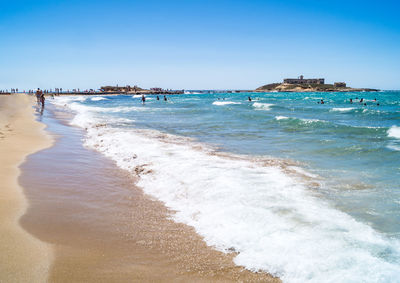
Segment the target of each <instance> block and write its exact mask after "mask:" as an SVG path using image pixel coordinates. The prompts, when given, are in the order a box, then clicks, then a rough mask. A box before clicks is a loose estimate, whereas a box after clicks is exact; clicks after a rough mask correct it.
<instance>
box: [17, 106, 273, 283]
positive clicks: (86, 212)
mask: <svg viewBox="0 0 400 283" xmlns="http://www.w3.org/2000/svg"><path fill="white" fill-rule="evenodd" d="M64 114H65V113H64ZM51 115H53V113H52V114H50V112H49V111H48V110H46V111H45V112H44V115H43V116H42V120H43V121H44V122H45V123H46V125H47V126H48V128H47V131H49V132H51V133H52V134H53V135H55V136H57V142H56V143H55V144H54V146H53V147H51V148H48V149H46V150H43V151H41V152H40V153H37V154H32V155H30V156H29V158H28V160H27V162H25V163H24V164H23V166H22V175H21V178H20V182H21V184H22V185H23V187H24V188H25V194H26V195H27V198H28V200H29V202H30V206H29V208H28V211H27V212H26V213H25V215H23V217H22V218H21V224H22V227H23V228H24V229H25V230H27V231H28V232H29V233H30V234H32V235H34V237H36V238H38V239H40V240H41V241H43V242H46V243H51V244H52V246H53V249H54V257H53V261H52V265H51V268H50V270H49V281H52V282H70V281H71V280H72V281H79V282H82V281H84V282H98V281H102V282H103V281H106V282H136V281H141V282H143V281H152V282H165V281H174V282H176V281H178V282H188V281H195V282H209V281H213V282H236V281H246V282H260V281H262V282H280V280H279V279H277V278H273V277H272V276H270V275H268V274H266V273H254V272H251V271H248V270H245V269H244V268H243V267H240V266H237V265H235V264H234V263H233V257H234V255H235V254H234V253H230V254H224V253H222V252H219V251H216V250H214V249H213V248H211V247H209V246H207V245H206V244H205V242H204V240H203V239H202V238H201V236H199V235H198V234H197V233H196V232H195V231H194V229H193V228H191V227H189V226H187V225H184V224H181V223H176V222H174V221H173V220H171V215H172V213H173V212H172V211H170V210H168V209H167V208H166V207H165V205H164V204H163V203H161V202H160V201H157V200H154V199H152V198H151V197H149V196H148V195H145V194H144V193H143V191H142V189H141V188H139V187H137V186H136V185H135V182H136V181H137V180H136V178H135V177H133V176H130V175H129V174H127V173H126V172H124V171H123V170H121V169H119V168H118V167H117V166H116V165H115V164H114V162H112V161H111V160H109V159H107V158H106V157H104V156H102V155H101V154H100V153H98V152H95V151H92V150H89V149H87V148H84V147H83V145H82V142H81V138H82V134H83V133H82V130H81V129H78V128H75V127H71V126H69V125H67V124H68V119H69V118H70V117H66V116H65V115H64V116H63V113H57V115H56V117H50V116H51ZM58 160H63V162H57V161H58ZM49 164H51V165H52V166H51V170H43V172H41V174H37V170H38V169H40V168H44V167H45V168H48V167H49Z"/></svg>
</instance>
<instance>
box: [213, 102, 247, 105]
mask: <svg viewBox="0 0 400 283" xmlns="http://www.w3.org/2000/svg"><path fill="white" fill-rule="evenodd" d="M212 104H213V105H218V106H223V105H231V104H241V103H240V102H233V101H214V102H213V103H212Z"/></svg>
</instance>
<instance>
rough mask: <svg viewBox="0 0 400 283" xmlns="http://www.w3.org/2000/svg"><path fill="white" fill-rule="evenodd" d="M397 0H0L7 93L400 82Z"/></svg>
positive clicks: (0, 73) (2, 80) (1, 74)
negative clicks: (313, 80) (314, 80)
mask: <svg viewBox="0 0 400 283" xmlns="http://www.w3.org/2000/svg"><path fill="white" fill-rule="evenodd" d="M399 10H400V2H399V1H386V0H381V1H368V0H365V1H353V0H347V1H342V0H336V1H323V0H320V1H317V0H308V1H294V0H288V1H277V0H276V1H275V0H274V1H267V0H266V1H261V0H258V1H257V0H247V1H245V0H230V1H225V0H221V1H219V0H214V1H208V0H204V1H200V0H198V1H190V0H187V1H167V0H165V1H156V0H146V1H133V0H132V1H123V0H113V1H111V0H110V1H103V0H96V1H84V0H79V1H78V0H64V1H59V0H47V1H46V0H36V1H18V0H13V1H7V0H0V89H4V88H11V87H19V88H20V89H23V88H36V87H41V88H45V87H46V88H54V87H63V88H64V89H67V88H74V87H76V88H81V89H84V88H98V87H100V85H104V84H119V85H125V84H130V85H134V84H137V85H139V86H142V87H146V88H148V87H156V86H159V87H164V88H172V89H254V88H256V87H258V86H260V85H263V84H266V83H270V82H278V81H281V80H282V78H284V77H297V76H298V75H300V74H303V75H305V76H306V77H325V78H326V81H327V82H334V81H346V82H347V83H348V84H349V85H350V86H354V87H376V88H381V89H400V16H399Z"/></svg>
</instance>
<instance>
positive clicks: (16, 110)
mask: <svg viewBox="0 0 400 283" xmlns="http://www.w3.org/2000/svg"><path fill="white" fill-rule="evenodd" d="M33 103H34V101H33V100H32V98H31V97H28V96H26V95H22V94H19V95H12V96H0V179H1V190H0V251H1V252H0V282H45V281H46V278H47V275H48V270H49V266H50V263H51V258H52V249H51V246H50V245H49V244H48V243H44V242H42V241H40V240H38V239H37V238H35V237H33V236H32V235H31V234H29V233H27V232H26V231H25V230H24V229H22V228H21V226H20V225H19V218H20V217H21V216H22V215H23V214H24V212H25V210H26V208H27V200H26V198H25V196H24V193H23V190H22V188H21V187H20V186H19V184H18V181H17V178H18V176H19V175H20V170H19V166H20V165H21V163H23V162H24V160H25V158H26V156H27V155H29V154H31V153H33V152H36V151H38V150H41V149H44V148H46V147H49V146H50V145H51V143H52V141H51V138H50V137H49V136H48V135H46V134H45V132H44V130H43V129H44V127H45V126H44V125H43V124H41V123H39V122H37V121H35V119H34V110H33V108H32V105H33Z"/></svg>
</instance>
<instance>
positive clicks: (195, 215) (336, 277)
mask: <svg viewBox="0 0 400 283" xmlns="http://www.w3.org/2000/svg"><path fill="white" fill-rule="evenodd" d="M71 105H74V103H72V104H71ZM72 107H73V108H75V109H76V110H77V111H78V114H77V115H76V117H75V118H74V121H73V123H74V124H75V125H79V126H81V127H83V128H86V129H87V135H86V140H85V145H86V146H88V147H90V148H93V149H96V150H98V151H100V152H102V153H103V154H104V155H106V156H107V157H109V158H111V159H112V160H114V161H115V162H116V164H117V165H118V166H119V167H121V168H123V169H126V170H128V171H130V172H132V174H135V172H136V173H137V172H140V173H139V174H140V179H139V181H138V185H139V186H141V187H142V188H143V190H144V191H145V192H146V193H148V194H150V195H152V196H154V197H156V198H158V199H160V200H161V201H163V202H165V204H166V205H167V206H168V207H170V208H171V209H173V210H174V211H176V214H175V215H174V219H175V220H176V221H179V222H183V223H186V224H188V225H191V226H193V227H194V228H195V229H196V231H197V232H198V233H199V234H200V235H202V236H203V237H204V239H205V241H206V242H207V244H209V245H211V246H214V247H215V248H216V249H218V250H221V251H225V252H227V251H228V250H232V249H233V250H235V251H237V252H238V255H237V256H236V257H235V259H234V261H235V263H236V264H238V265H243V266H245V267H246V268H248V269H250V270H254V271H256V270H264V271H267V272H269V273H271V274H273V275H276V276H279V277H280V278H281V279H283V281H284V282H398V281H399V280H400V244H399V242H398V241H396V240H390V239H388V238H385V237H383V236H382V235H380V234H378V233H377V232H375V231H374V230H373V229H372V228H371V227H369V226H367V225H365V224H362V223H359V222H357V221H355V220H354V219H353V218H352V217H350V216H348V215H347V214H345V213H343V212H340V211H339V210H337V209H335V208H333V207H332V206H331V205H330V204H329V203H328V202H326V201H324V200H322V199H321V198H318V197H316V196H314V195H313V194H312V193H311V192H310V191H309V190H308V189H307V187H306V186H305V185H303V184H301V183H299V182H298V181H296V179H295V178H293V177H291V176H290V175H287V174H286V173H285V171H284V170H283V169H281V168H280V167H278V166H270V165H269V166H266V165H264V164H263V163H262V162H259V161H257V160H253V159H251V158H250V157H246V156H235V155H229V154H224V155H222V154H218V153H216V152H214V150H213V149H212V148H209V147H207V146H206V145H204V144H198V143H196V142H195V141H193V140H190V139H187V138H183V137H177V136H172V135H168V134H164V133H161V132H158V131H152V130H137V129H133V128H132V129H121V128H111V127H107V126H98V125H99V123H101V122H102V120H101V118H96V119H94V116H93V115H94V112H93V109H92V110H90V111H88V110H84V107H86V106H83V107H82V108H79V107H76V105H75V106H72ZM303 173H304V172H303Z"/></svg>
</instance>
